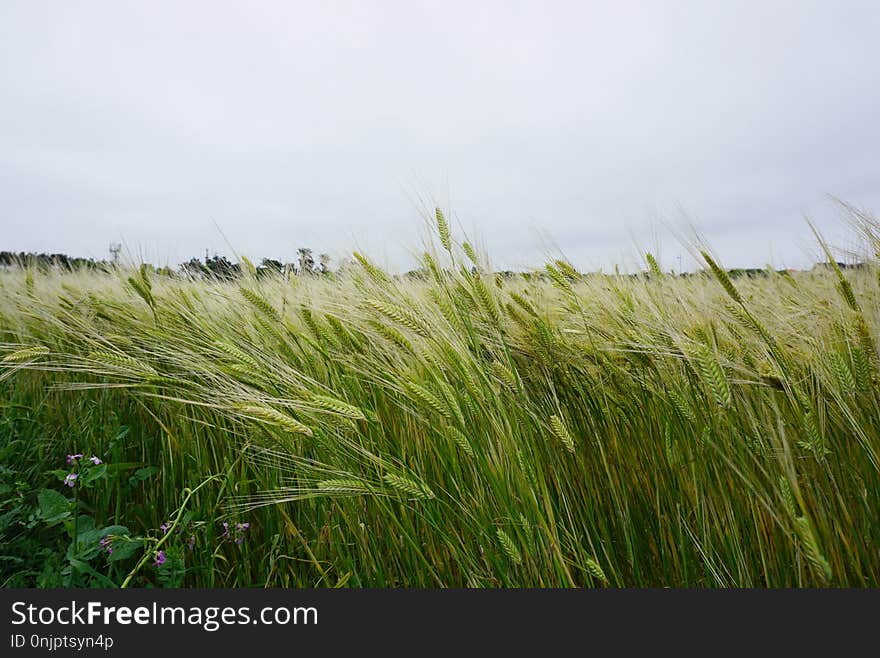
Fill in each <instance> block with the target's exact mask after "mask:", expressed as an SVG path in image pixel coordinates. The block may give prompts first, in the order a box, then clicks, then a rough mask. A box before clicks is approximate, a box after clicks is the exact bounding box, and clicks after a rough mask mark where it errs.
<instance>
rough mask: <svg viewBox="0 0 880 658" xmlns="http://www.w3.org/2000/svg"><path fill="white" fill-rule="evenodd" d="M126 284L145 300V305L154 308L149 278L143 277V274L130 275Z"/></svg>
mask: <svg viewBox="0 0 880 658" xmlns="http://www.w3.org/2000/svg"><path fill="white" fill-rule="evenodd" d="M128 285H130V286H131V287H132V288H133V289H134V291H135V292H136V293H137V294H138V296H139V297H140V298H141V299H143V300H144V302H146V304H147V306H149V307H150V308H151V309H155V303H154V301H153V293H152V290H151V287H150V280H149V279H147V278H145V277H144V276H143V275H142V276H140V277H134V276H130V277H128Z"/></svg>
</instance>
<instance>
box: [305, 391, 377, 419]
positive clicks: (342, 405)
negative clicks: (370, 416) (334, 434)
mask: <svg viewBox="0 0 880 658" xmlns="http://www.w3.org/2000/svg"><path fill="white" fill-rule="evenodd" d="M309 403H310V404H312V405H314V406H315V407H317V408H318V409H323V410H324V411H331V412H333V413H335V414H339V415H340V416H344V417H345V418H350V419H352V420H366V419H367V417H366V416H365V415H364V412H363V411H361V410H360V409H359V408H358V407H355V406H354V405H352V404H349V403H348V402H343V401H342V400H337V399H336V398H333V397H330V396H327V395H313V396H311V398H310V399H309Z"/></svg>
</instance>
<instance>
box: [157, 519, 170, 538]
mask: <svg viewBox="0 0 880 658" xmlns="http://www.w3.org/2000/svg"><path fill="white" fill-rule="evenodd" d="M170 527H171V522H170V521H166V522H165V523H163V524H162V525H160V526H159V530H161V531H162V534H163V535H167V534H168V528H170Z"/></svg>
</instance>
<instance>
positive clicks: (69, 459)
mask: <svg viewBox="0 0 880 658" xmlns="http://www.w3.org/2000/svg"><path fill="white" fill-rule="evenodd" d="M82 456H83V454H82V453H81V452H78V453H76V454H75V455H67V465H68V466H72V465H73V463H74V462H75V461H77V460H79V459H82Z"/></svg>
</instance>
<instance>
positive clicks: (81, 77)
mask: <svg viewBox="0 0 880 658" xmlns="http://www.w3.org/2000/svg"><path fill="white" fill-rule="evenodd" d="M878 35H880V4H878V3H877V2H861V3H859V2H841V1H830V0H829V1H827V2H808V1H806V0H798V1H796V2H769V1H760V2H733V1H725V2H711V1H708V2H707V1H703V0H700V1H695V2H646V1H645V0H640V1H638V2H623V1H620V0H616V1H613V2H612V1H607V2H589V1H587V0H582V1H580V2H547V1H541V2H538V1H537V0H535V1H532V2H510V1H506V2H487V1H485V0H481V1H480V2H453V1H450V0H444V1H438V2H415V1H412V0H409V1H406V2H380V1H371V2H330V1H324V2H304V1H302V0H287V1H281V0H278V1H277V2H268V1H267V2H218V1H217V0H211V1H210V2H209V1H202V2H196V1H186V2H181V1H179V0H178V1H174V2H157V1H156V0H150V1H149V2H145V1H143V0H140V1H137V2H127V1H121V0H112V1H111V0H108V1H106V2H87V1H85V0H77V1H76V2H62V1H58V2H41V1H38V0H22V1H18V0H2V2H0V229H2V230H0V250H14V251H21V250H24V251H47V252H65V253H68V254H71V255H80V256H93V257H98V258H104V257H106V256H107V246H108V244H109V243H110V242H111V241H124V242H125V244H126V245H127V246H128V247H129V249H131V250H132V251H135V252H137V253H140V254H143V255H144V257H146V258H147V259H149V260H151V261H152V262H162V263H172V264H175V263H178V262H180V261H182V260H186V259H188V258H190V257H192V256H197V255H204V251H205V249H206V248H208V249H209V250H210V251H211V252H215V251H216V252H219V253H226V254H229V253H230V251H229V248H228V247H227V244H226V241H227V240H228V242H229V243H230V244H231V245H232V246H233V247H235V249H236V250H238V251H240V252H241V253H244V254H247V255H249V256H251V257H261V256H270V257H275V258H279V259H290V260H292V259H293V258H294V254H295V250H296V248H297V247H299V246H309V247H312V248H313V249H314V250H315V251H316V253H317V252H321V251H326V252H329V253H331V254H332V255H334V256H335V257H336V258H339V257H340V256H342V255H344V254H345V253H346V252H348V251H350V250H351V249H352V248H362V249H365V250H366V251H367V252H369V253H370V254H371V255H373V256H374V257H376V259H377V260H379V261H380V262H384V263H386V264H387V265H390V266H392V267H395V268H401V267H406V266H407V265H409V264H410V263H409V260H408V256H407V254H408V250H410V249H418V248H419V244H420V238H419V236H420V234H421V233H422V232H423V227H424V223H423V219H422V217H421V215H420V208H422V206H423V205H425V204H427V205H428V206H430V204H432V203H433V201H434V200H436V201H437V202H439V203H440V205H441V206H442V207H444V208H447V209H449V210H450V211H451V213H452V215H453V217H454V221H455V222H460V224H461V226H463V227H464V228H465V229H467V230H468V231H472V232H473V233H474V234H475V235H476V237H478V238H480V240H481V242H482V243H484V244H485V246H486V247H487V248H488V250H489V252H490V253H491V255H492V256H493V260H494V261H495V262H496V263H497V264H498V265H500V266H504V267H524V266H530V265H538V264H540V261H541V259H542V258H543V256H544V255H545V254H546V253H547V250H548V249H550V248H552V247H553V246H554V245H556V246H559V247H561V248H562V249H563V250H564V252H565V254H566V255H567V256H568V257H570V258H571V259H572V261H573V262H574V263H575V264H577V265H578V266H579V267H582V268H584V269H589V268H594V267H599V266H602V267H606V268H607V267H608V266H609V265H610V264H611V263H613V262H615V261H623V260H625V259H626V258H627V257H629V256H632V255H635V254H636V245H639V246H640V247H643V248H651V249H656V248H657V247H658V246H659V247H660V251H661V257H662V260H663V265H664V266H665V267H676V266H677V256H678V254H679V253H680V252H681V251H682V250H681V249H680V248H679V247H678V246H677V245H676V243H675V241H674V239H670V237H669V231H668V230H667V228H666V226H667V225H673V226H681V225H682V223H683V221H684V219H685V218H687V219H689V220H690V221H692V222H693V223H695V224H696V225H697V226H698V227H699V228H700V229H701V230H702V232H703V233H704V234H705V236H706V237H707V238H708V239H709V241H710V242H711V244H712V245H713V247H714V249H715V251H716V252H717V253H718V254H719V255H720V256H721V257H722V259H723V261H724V263H725V264H726V265H728V266H734V265H757V266H762V265H765V264H767V263H768V262H772V263H773V264H774V265H777V266H795V267H797V266H802V265H804V264H805V263H806V262H807V260H808V259H809V255H808V250H809V248H810V238H809V236H810V234H809V229H808V227H807V226H806V224H805V222H804V219H803V218H804V215H805V214H809V215H811V216H812V217H814V218H815V219H816V221H817V222H818V223H819V225H820V226H821V227H822V228H823V229H824V230H826V231H827V232H828V233H829V234H830V236H832V237H833V236H835V235H837V233H836V231H838V228H837V227H839V226H840V220H839V217H838V214H837V212H836V210H835V207H834V206H833V204H832V203H830V202H829V200H828V197H827V195H828V194H833V195H837V196H839V197H843V198H845V199H847V200H849V201H851V202H853V203H855V204H858V205H862V206H865V207H867V208H869V209H873V210H875V211H877V212H880V148H878V147H880V121H878V117H880V46H878V45H877V44H878V41H877V39H878ZM224 236H225V237H224ZM687 260H688V258H687V256H686V255H685V265H687Z"/></svg>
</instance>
